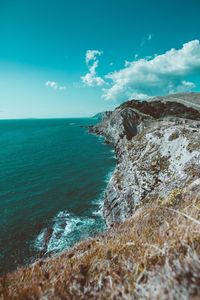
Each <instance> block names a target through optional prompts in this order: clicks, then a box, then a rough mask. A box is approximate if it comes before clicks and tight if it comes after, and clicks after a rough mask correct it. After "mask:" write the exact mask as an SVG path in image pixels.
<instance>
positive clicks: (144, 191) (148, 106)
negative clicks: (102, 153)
mask: <svg viewBox="0 0 200 300" xmlns="http://www.w3.org/2000/svg"><path fill="white" fill-rule="evenodd" d="M90 131H92V132H94V133H97V134H101V135H104V136H105V139H106V140H107V141H109V142H110V143H112V144H113V145H114V147H115V150H116V156H117V166H116V169H115V171H114V173H113V176H112V178H111V180H110V182H109V184H108V186H107V189H106V192H105V199H104V215H105V219H106V222H107V224H108V225H111V224H112V223H115V222H121V221H123V220H124V219H126V218H127V217H129V216H131V215H132V214H133V212H134V211H135V210H136V209H137V208H138V207H139V206H140V205H142V204H144V203H147V202H148V200H149V199H152V198H153V197H155V198H158V197H159V198H160V199H161V201H162V199H164V197H166V196H167V195H169V193H171V191H172V190H175V189H180V188H183V187H184V186H186V185H187V184H189V183H190V182H192V181H193V180H195V179H198V178H200V112H199V111H198V110H196V109H194V108H192V107H186V106H185V105H183V104H182V103H177V102H174V101H173V102H167V101H158V100H156V101H150V102H141V101H137V100H132V101H128V102H125V103H124V104H122V105H121V106H119V107H118V108H117V109H116V110H115V111H114V112H113V113H112V114H111V115H110V117H109V118H107V119H105V120H104V121H103V122H101V123H100V124H98V125H96V126H93V127H91V128H90Z"/></svg>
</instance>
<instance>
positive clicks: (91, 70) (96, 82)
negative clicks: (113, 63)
mask: <svg viewBox="0 0 200 300" xmlns="http://www.w3.org/2000/svg"><path fill="white" fill-rule="evenodd" d="M102 54H103V52H102V51H99V50H88V51H87V52H86V56H85V62H86V64H87V66H88V73H87V74H86V75H85V76H82V77H81V80H82V82H83V83H84V84H85V85H86V86H102V85H104V83H105V81H104V80H103V78H101V77H99V76H98V75H97V71H96V70H97V67H98V65H99V60H98V58H97V57H98V56H100V55H102Z"/></svg>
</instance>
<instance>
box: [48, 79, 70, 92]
mask: <svg viewBox="0 0 200 300" xmlns="http://www.w3.org/2000/svg"><path fill="white" fill-rule="evenodd" d="M45 85H46V86H48V87H50V88H52V89H55V90H60V91H62V90H65V89H66V86H62V85H59V84H58V83H57V82H56V81H49V80H48V81H46V82H45Z"/></svg>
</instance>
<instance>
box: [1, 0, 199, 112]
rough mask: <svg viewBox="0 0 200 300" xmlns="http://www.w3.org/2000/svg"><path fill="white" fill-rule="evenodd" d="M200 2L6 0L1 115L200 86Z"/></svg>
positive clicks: (96, 106)
mask: <svg viewBox="0 0 200 300" xmlns="http://www.w3.org/2000/svg"><path fill="white" fill-rule="evenodd" d="M199 15H200V2H199V0H184V1H182V0H177V1H174V0H173V1H172V0H168V1H164V0H163V1H160V0H135V1H134V0H123V1H122V0H115V1H114V0H98V1H97V0H85V1H83V0H74V1H68V0H57V1H51V0H48V1H47V0H30V1H27V0H0V118H26V117H27V118H28V117H80V116H91V115H93V114H95V113H96V112H98V111H103V110H109V109H112V108H114V107H115V106H116V105H117V104H118V103H120V102H122V101H125V100H126V99H129V98H143V99H145V98H148V97H149V96H154V95H158V94H168V93H171V92H182V91H200V80H199V79H200V45H199V40H200V18H199Z"/></svg>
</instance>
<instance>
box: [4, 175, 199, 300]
mask: <svg viewBox="0 0 200 300" xmlns="http://www.w3.org/2000/svg"><path fill="white" fill-rule="evenodd" d="M199 219H200V182H199V180H196V183H195V184H193V185H191V186H189V187H187V188H185V189H184V190H177V189H176V190H174V191H172V192H171V194H170V195H169V197H168V198H166V199H165V200H164V201H163V200H162V202H161V201H160V199H150V201H149V203H148V204H146V205H144V206H141V207H139V208H138V210H137V211H136V212H135V213H134V215H133V216H132V217H131V218H130V219H127V220H126V221H125V222H124V223H122V224H116V225H115V226H114V227H112V228H111V229H110V230H109V231H107V232H106V233H104V234H102V235H100V236H97V237H96V238H94V239H89V240H87V241H83V242H81V243H79V244H78V245H77V246H75V247H74V248H73V249H71V250H70V251H68V252H66V253H64V254H62V255H60V256H58V257H55V258H53V259H49V260H46V261H38V262H36V263H35V264H34V265H33V266H31V267H29V268H22V269H19V270H18V271H16V272H14V273H11V274H8V275H7V276H5V277H3V278H1V280H0V295H1V296H0V299H6V300H9V299H41V298H42V299H55V300H56V299H133V297H134V299H135V298H136V299H137V298H138V299H188V298H191V299H199V298H200V257H199V255H200V221H198V220H199ZM169 295H170V297H171V298H169Z"/></svg>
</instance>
